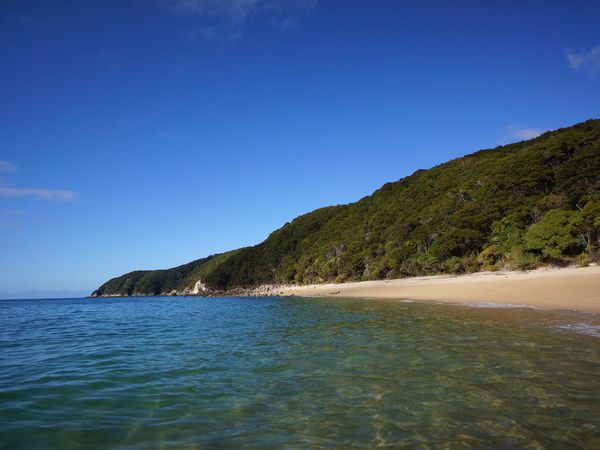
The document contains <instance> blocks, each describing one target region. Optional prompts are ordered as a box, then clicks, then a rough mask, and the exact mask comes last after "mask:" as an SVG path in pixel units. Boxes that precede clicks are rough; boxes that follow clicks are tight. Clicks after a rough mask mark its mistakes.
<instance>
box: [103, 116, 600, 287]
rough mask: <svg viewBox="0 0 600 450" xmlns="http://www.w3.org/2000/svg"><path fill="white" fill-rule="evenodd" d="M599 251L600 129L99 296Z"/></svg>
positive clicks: (465, 168)
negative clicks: (200, 285) (200, 284)
mask: <svg viewBox="0 0 600 450" xmlns="http://www.w3.org/2000/svg"><path fill="white" fill-rule="evenodd" d="M599 247H600V120H589V121H587V122H583V123H580V124H577V125H574V126H572V127H569V128H563V129H560V130H556V131H552V132H547V133H545V134H543V135H541V136H540V137H538V138H535V139H532V140H530V141H524V142H519V143H515V144H511V145H506V146H502V147H497V148H495V149H491V150H481V151H478V152H476V153H473V154H471V155H467V156H464V157H462V158H458V159H455V160H452V161H449V162H446V163H444V164H441V165H439V166H436V167H433V168H431V169H428V170H418V171H416V172H415V173H413V174H412V175H410V176H408V177H406V178H403V179H401V180H399V181H396V182H393V183H387V184H385V185H384V186H383V187H381V188H380V189H379V190H377V191H375V192H374V193H373V194H372V195H370V196H368V197H365V198H363V199H361V200H359V201H358V202H356V203H352V204H348V205H340V206H331V207H326V208H321V209H318V210H315V211H313V212H311V213H308V214H305V215H303V216H300V217H298V218H296V219H294V220H293V221H292V222H290V223H287V224H285V225H284V226H283V227H281V228H280V229H278V230H276V231H274V232H273V233H271V235H270V236H269V237H268V238H267V239H266V240H265V241H264V242H262V243H260V244H258V245H255V246H253V247H247V248H242V249H239V250H235V251H232V252H228V253H223V254H220V255H214V256H211V257H208V258H204V259H200V260H197V261H194V262H191V263H189V264H186V265H183V266H179V267H176V268H173V269H168V270H157V271H137V272H131V273H128V274H126V275H123V276H120V277H118V278H114V279H112V280H110V281H108V282H107V283H105V284H103V285H102V286H101V287H100V288H99V289H98V290H97V291H96V292H95V293H94V294H95V295H134V294H145V295H158V294H167V293H170V292H172V291H177V292H179V293H190V292H192V291H193V288H194V286H196V284H197V282H198V281H199V280H201V281H202V283H203V285H202V288H203V289H205V290H206V291H205V292H210V291H213V292H217V291H220V292H222V291H227V290H232V289H237V288H247V287H254V286H258V285H261V284H272V283H277V284H279V283H300V284H305V283H323V282H328V281H337V282H343V281H356V280H375V279H384V278H398V277H407V276H415V275H426V274H437V273H464V272H473V271H478V270H498V269H501V268H508V269H529V268H535V267H538V266H540V265H543V264H556V265H563V264H570V263H575V264H578V265H586V264H588V263H589V262H591V261H595V260H597V259H598V249H599Z"/></svg>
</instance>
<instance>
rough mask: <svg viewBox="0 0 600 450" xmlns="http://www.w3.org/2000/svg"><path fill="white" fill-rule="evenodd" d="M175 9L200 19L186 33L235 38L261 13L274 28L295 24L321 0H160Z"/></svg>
mask: <svg viewBox="0 0 600 450" xmlns="http://www.w3.org/2000/svg"><path fill="white" fill-rule="evenodd" d="M160 1H161V3H162V4H163V5H164V6H165V7H166V8H167V9H168V10H169V11H171V12H172V13H174V14H176V15H179V16H183V17H188V18H193V19H194V20H196V21H197V23H196V24H195V25H194V26H193V27H192V28H190V29H189V30H188V32H187V33H186V35H187V36H188V37H191V38H201V39H204V40H218V41H234V40H237V39H239V38H240V37H241V35H242V34H243V29H244V25H245V24H246V22H248V21H249V20H251V19H254V18H256V17H259V16H262V17H265V18H266V19H267V20H268V22H270V23H271V25H272V26H273V27H274V28H277V29H280V30H285V29H288V28H292V27H293V26H294V25H295V24H296V22H297V21H298V20H299V19H300V18H301V17H302V16H304V15H306V14H308V13H309V12H311V11H312V10H313V9H314V8H315V7H316V5H317V2H318V0H160Z"/></svg>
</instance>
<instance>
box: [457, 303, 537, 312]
mask: <svg viewBox="0 0 600 450" xmlns="http://www.w3.org/2000/svg"><path fill="white" fill-rule="evenodd" d="M460 305H462V306H472V307H473V308H497V309H512V308H527V309H537V310H539V308H536V307H535V306H530V305H523V304H514V303H495V302H476V303H460Z"/></svg>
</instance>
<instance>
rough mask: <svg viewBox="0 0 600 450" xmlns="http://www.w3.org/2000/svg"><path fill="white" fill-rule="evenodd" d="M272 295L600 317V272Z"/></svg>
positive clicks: (337, 286)
mask: <svg viewBox="0 0 600 450" xmlns="http://www.w3.org/2000/svg"><path fill="white" fill-rule="evenodd" d="M270 294H275V295H283V296H286V295H298V296H305V297H363V298H380V299H400V300H401V299H404V300H413V301H437V302H447V303H459V304H472V303H487V302H489V303H496V304H501V305H526V306H532V307H536V308H542V309H569V310H577V311H588V312H595V313H600V267H598V266H590V267H583V268H574V267H572V268H571V267H570V268H560V269H558V268H546V269H537V270H533V271H528V272H509V271H501V272H479V273H475V274H467V275H456V276H452V275H441V276H428V277H417V278H403V279H398V280H381V281H364V282H358V283H331V284H315V285H305V286H281V287H277V288H272V289H271V290H270Z"/></svg>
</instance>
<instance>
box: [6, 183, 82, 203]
mask: <svg viewBox="0 0 600 450" xmlns="http://www.w3.org/2000/svg"><path fill="white" fill-rule="evenodd" d="M0 197H12V198H22V197H35V198H42V199H45V200H56V201H59V202H70V201H73V200H75V198H77V194H75V193H74V192H71V191H64V190H59V189H37V188H29V189H23V188H16V187H6V186H0Z"/></svg>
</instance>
